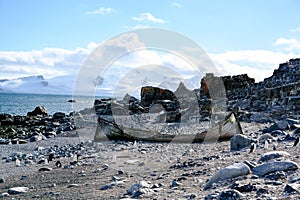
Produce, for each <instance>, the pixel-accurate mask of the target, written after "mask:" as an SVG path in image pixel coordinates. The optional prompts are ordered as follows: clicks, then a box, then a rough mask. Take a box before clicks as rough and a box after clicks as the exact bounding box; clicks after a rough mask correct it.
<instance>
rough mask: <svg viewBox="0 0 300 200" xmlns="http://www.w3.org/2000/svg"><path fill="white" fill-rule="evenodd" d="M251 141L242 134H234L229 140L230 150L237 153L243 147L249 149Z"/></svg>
mask: <svg viewBox="0 0 300 200" xmlns="http://www.w3.org/2000/svg"><path fill="white" fill-rule="evenodd" d="M252 142H253V140H252V139H250V138H248V137H247V136H245V135H242V134H236V135H234V136H233V137H232V138H231V139H230V150H231V151H239V150H240V149H243V148H245V147H250V145H251V143H252Z"/></svg>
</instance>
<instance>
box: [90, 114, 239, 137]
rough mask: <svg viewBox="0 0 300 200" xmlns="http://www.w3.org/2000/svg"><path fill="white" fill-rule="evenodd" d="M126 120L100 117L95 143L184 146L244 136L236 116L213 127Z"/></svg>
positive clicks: (119, 117)
mask: <svg viewBox="0 0 300 200" xmlns="http://www.w3.org/2000/svg"><path fill="white" fill-rule="evenodd" d="M136 117H138V116H136ZM126 118H127V117H125V116H114V117H112V116H111V117H110V118H105V117H103V116H99V117H98V126H97V131H96V134H95V138H94V140H95V142H99V141H103V140H107V139H109V140H129V141H135V140H136V141H149V142H181V143H192V142H213V141H223V140H228V139H230V138H231V137H232V136H233V135H235V134H243V132H242V128H241V125H240V123H239V121H238V120H237V118H236V117H235V115H234V114H233V113H231V114H230V115H228V117H226V119H224V120H223V121H222V122H218V123H217V125H215V126H213V127H211V128H204V127H203V126H202V125H201V123H199V122H197V123H191V122H189V123H187V122H185V123H183V122H181V123H169V124H168V123H148V124H146V122H145V120H142V122H141V121H139V123H138V124H137V123H133V125H132V123H129V122H130V121H131V122H132V117H131V119H130V121H129V122H127V121H126ZM127 120H128V119H127ZM138 120H141V119H138ZM116 121H117V122H118V123H116ZM141 124H146V125H145V126H142V125H141Z"/></svg>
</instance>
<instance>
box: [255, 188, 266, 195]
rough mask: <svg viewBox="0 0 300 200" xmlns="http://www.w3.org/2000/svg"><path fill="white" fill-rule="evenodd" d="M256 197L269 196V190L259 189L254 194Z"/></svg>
mask: <svg viewBox="0 0 300 200" xmlns="http://www.w3.org/2000/svg"><path fill="white" fill-rule="evenodd" d="M256 194H257V195H262V194H269V190H267V189H265V188H259V189H258V190H257V192H256Z"/></svg>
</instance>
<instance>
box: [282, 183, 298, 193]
mask: <svg viewBox="0 0 300 200" xmlns="http://www.w3.org/2000/svg"><path fill="white" fill-rule="evenodd" d="M283 192H285V193H288V194H300V184H298V183H289V184H287V185H286V186H285V187H284V190H283Z"/></svg>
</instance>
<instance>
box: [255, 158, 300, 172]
mask: <svg viewBox="0 0 300 200" xmlns="http://www.w3.org/2000/svg"><path fill="white" fill-rule="evenodd" d="M298 168H299V166H298V164H297V163H295V162H292V161H278V162H269V163H265V164H262V165H258V166H256V167H254V168H253V169H252V173H253V174H255V175H258V176H264V175H266V174H269V173H272V172H277V171H288V170H297V169H298Z"/></svg>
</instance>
